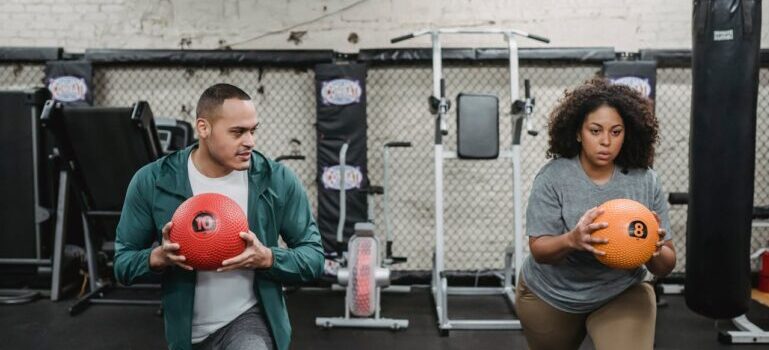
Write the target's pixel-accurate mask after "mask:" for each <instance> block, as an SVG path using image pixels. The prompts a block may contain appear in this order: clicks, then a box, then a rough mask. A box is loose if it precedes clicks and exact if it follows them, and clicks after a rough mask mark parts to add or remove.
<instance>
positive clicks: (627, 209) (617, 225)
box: [593, 199, 659, 269]
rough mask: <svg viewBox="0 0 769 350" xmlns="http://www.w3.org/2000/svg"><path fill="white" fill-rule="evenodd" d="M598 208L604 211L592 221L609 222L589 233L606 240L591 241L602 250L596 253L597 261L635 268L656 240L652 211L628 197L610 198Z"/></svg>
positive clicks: (650, 255)
mask: <svg viewBox="0 0 769 350" xmlns="http://www.w3.org/2000/svg"><path fill="white" fill-rule="evenodd" d="M599 208H601V209H603V210H604V212H603V214H601V215H599V216H598V217H597V218H596V219H595V221H594V222H606V223H608V224H609V226H608V227H606V228H603V229H600V230H598V231H595V232H593V236H594V237H599V238H606V239H608V240H609V242H608V243H593V247H595V248H596V249H598V250H602V251H604V252H606V255H604V256H600V255H596V258H597V259H598V261H600V262H602V263H604V264H605V265H607V266H609V267H612V268H615V269H635V268H638V267H639V266H641V265H643V264H645V263H646V262H647V261H649V259H651V257H652V254H654V251H655V250H656V249H657V246H656V243H657V241H658V240H659V232H658V230H659V224H657V219H656V218H655V217H654V214H653V213H652V212H651V211H650V210H649V209H648V208H646V207H645V206H644V205H643V204H641V203H638V202H636V201H634V200H630V199H613V200H610V201H607V202H605V203H603V204H601V205H600V206H599Z"/></svg>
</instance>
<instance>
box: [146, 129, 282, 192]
mask: <svg viewBox="0 0 769 350" xmlns="http://www.w3.org/2000/svg"><path fill="white" fill-rule="evenodd" d="M197 147H198V143H197V142H196V143H194V144H192V145H190V146H188V147H187V148H185V149H183V150H180V151H177V152H174V153H171V154H169V155H167V156H165V157H163V158H161V159H160V174H159V176H158V181H157V182H156V183H155V186H157V187H158V188H160V189H162V190H163V191H166V192H168V193H171V194H175V195H177V196H181V197H184V198H189V197H192V187H191V186H190V180H189V176H188V174H187V161H188V160H189V159H190V153H191V152H192V150H193V149H195V148H197ZM272 172H273V169H272V164H270V162H269V161H268V160H267V157H265V156H264V155H263V154H261V153H259V152H257V151H255V150H254V151H251V166H250V167H249V168H248V182H249V187H250V188H252V189H256V193H258V194H259V195H261V194H262V193H263V192H264V191H265V190H266V189H267V187H268V186H267V183H268V181H266V180H267V179H269V177H270V176H271V175H272ZM273 195H274V193H273Z"/></svg>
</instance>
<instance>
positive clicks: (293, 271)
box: [114, 84, 323, 349]
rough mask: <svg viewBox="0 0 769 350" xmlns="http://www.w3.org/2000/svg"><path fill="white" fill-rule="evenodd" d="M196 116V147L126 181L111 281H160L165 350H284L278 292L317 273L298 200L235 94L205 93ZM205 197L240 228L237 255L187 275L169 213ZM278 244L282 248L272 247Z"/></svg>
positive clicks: (317, 256) (317, 258) (315, 238)
mask: <svg viewBox="0 0 769 350" xmlns="http://www.w3.org/2000/svg"><path fill="white" fill-rule="evenodd" d="M196 114H197V120H196V121H195V128H196V129H197V132H198V136H199V139H200V142H199V144H195V145H192V146H190V147H188V148H187V149H185V150H182V151H179V152H176V153H173V154H170V155H168V156H166V157H163V158H161V159H159V160H157V161H155V162H153V163H151V164H148V165H146V166H144V167H143V168H141V169H140V170H139V171H138V172H137V173H136V174H135V175H134V177H133V179H132V180H131V183H130V185H129V186H128V190H127V192H126V200H125V204H124V205H123V212H122V214H121V217H120V223H119V224H118V227H117V239H116V245H115V263H114V265H115V276H116V277H117V279H118V281H120V282H121V283H123V284H126V285H130V284H132V283H136V282H140V281H142V280H144V279H146V278H148V277H152V275H157V274H162V284H163V297H162V299H163V300H162V302H163V310H164V317H165V333H166V340H167V341H168V346H169V348H171V349H272V348H273V347H275V348H277V349H287V348H288V346H289V342H290V336H291V326H290V324H289V320H288V313H287V311H286V305H285V301H284V299H283V289H282V283H283V282H305V281H310V280H313V279H315V278H317V277H318V276H319V275H320V274H321V272H322V270H323V248H322V246H321V243H320V234H319V232H318V228H317V226H316V224H315V220H314V219H313V217H312V213H311V211H310V205H309V202H308V200H307V195H306V193H305V190H304V188H303V187H302V185H301V183H300V182H299V180H298V179H297V178H296V176H295V175H294V174H293V173H292V172H291V171H289V170H288V169H287V168H285V167H283V166H281V165H280V164H278V163H275V162H273V161H271V160H269V159H267V158H266V157H265V156H264V155H262V154H261V153H259V152H257V151H255V150H254V146H255V143H254V134H255V131H256V129H257V127H258V125H259V123H258V121H257V117H256V109H255V107H254V104H253V102H252V101H251V98H250V96H248V94H246V93H245V92H243V90H241V89H239V88H237V87H235V86H232V85H228V84H216V85H213V86H211V87H209V88H208V89H206V90H205V91H204V92H203V95H202V96H201V97H200V99H199V101H198V105H197V110H196ZM206 192H216V193H221V194H224V195H226V196H228V197H230V198H232V199H233V200H235V202H237V203H238V204H239V205H240V206H241V208H243V211H244V212H245V213H246V215H247V217H248V222H249V228H250V231H249V232H241V233H240V236H241V238H242V239H243V240H244V241H245V242H246V249H245V251H244V252H243V253H242V254H240V255H238V256H236V257H234V258H232V259H228V260H225V261H224V262H223V263H222V267H221V268H219V269H218V270H217V271H195V270H193V269H192V268H191V267H190V266H188V265H186V264H185V257H184V256H182V255H179V254H178V253H179V252H178V250H179V244H177V243H171V242H170V241H169V238H168V237H169V232H170V230H171V226H172V225H171V223H170V221H171V217H172V216H173V214H174V211H175V210H176V208H177V207H178V206H179V205H180V204H181V203H182V202H183V201H184V200H186V199H187V198H189V197H191V196H192V195H196V194H200V193H206ZM279 235H280V237H282V238H283V241H285V242H286V244H287V246H288V247H287V248H280V247H278V236H279ZM153 242H158V243H159V245H157V246H153Z"/></svg>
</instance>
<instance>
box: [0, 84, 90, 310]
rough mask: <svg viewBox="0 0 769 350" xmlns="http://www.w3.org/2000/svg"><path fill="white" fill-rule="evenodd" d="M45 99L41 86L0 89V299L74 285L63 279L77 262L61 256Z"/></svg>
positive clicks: (23, 298)
mask: <svg viewBox="0 0 769 350" xmlns="http://www.w3.org/2000/svg"><path fill="white" fill-rule="evenodd" d="M48 98H50V94H49V93H48V91H47V90H45V89H33V90H23V91H0V150H2V154H3V162H2V165H0V188H1V189H2V194H3V200H4V201H5V205H4V206H3V210H2V211H0V222H2V223H3V229H2V230H0V288H3V289H0V303H23V302H28V301H31V300H34V299H35V298H36V297H38V296H41V295H43V296H47V297H50V298H51V300H54V301H56V300H58V299H59V297H60V294H61V292H62V291H63V290H65V289H66V288H68V287H73V285H67V283H66V282H67V281H70V282H74V280H75V279H76V275H77V263H76V261H71V259H65V257H66V254H65V244H66V241H65V238H66V236H65V233H66V227H65V226H63V225H64V223H65V220H63V219H62V218H59V219H58V220H57V217H58V216H61V215H57V214H61V212H57V203H56V193H57V186H56V185H57V183H56V181H57V179H58V171H57V169H56V167H55V166H54V161H53V160H52V159H50V158H49V154H51V151H52V145H51V140H50V138H49V137H48V135H47V133H45V132H44V131H43V130H41V128H40V125H39V124H40V123H39V119H38V117H39V115H40V111H41V110H42V107H43V103H44V102H45V101H46V100H47V99H48ZM66 190H67V189H66V188H64V191H63V193H66ZM65 206H66V203H65V204H60V205H58V208H59V209H62V210H63V208H64V207H65ZM69 262H74V263H75V264H69ZM64 270H66V271H67V273H66V276H65V272H64ZM72 272H74V273H72ZM66 277H71V278H66Z"/></svg>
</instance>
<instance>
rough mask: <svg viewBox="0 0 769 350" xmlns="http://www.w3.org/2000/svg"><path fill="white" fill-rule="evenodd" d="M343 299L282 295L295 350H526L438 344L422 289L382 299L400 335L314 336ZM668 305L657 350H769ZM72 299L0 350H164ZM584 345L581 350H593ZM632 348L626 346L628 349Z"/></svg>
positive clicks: (9, 313) (131, 311)
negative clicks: (723, 340) (72, 308)
mask: <svg viewBox="0 0 769 350" xmlns="http://www.w3.org/2000/svg"><path fill="white" fill-rule="evenodd" d="M343 297H344V295H343V294H342V293H341V292H330V291H307V290H302V291H298V292H294V293H291V294H289V295H288V297H287V303H288V306H289V313H290V314H291V323H292V325H293V329H294V337H293V346H292V348H293V349H372V350H375V349H387V350H392V349H394V350H405V349H417V350H429V349H473V350H481V349H525V348H526V343H525V340H524V338H523V334H522V333H521V332H520V331H452V332H451V333H450V334H449V336H448V337H441V336H440V333H439V332H438V330H437V327H436V318H435V312H434V309H433V304H432V298H431V296H430V294H429V293H428V290H427V289H426V288H415V289H414V290H413V291H412V293H410V294H386V295H383V303H382V308H383V316H385V317H396V318H407V319H408V320H409V321H410V326H409V328H408V329H406V330H401V331H389V330H366V329H341V328H335V329H320V328H317V327H316V326H315V317H316V316H332V317H333V316H339V315H341V314H342V311H343V310H342V308H343V302H344V301H343ZM665 299H666V300H667V301H668V306H667V307H663V308H660V309H659V312H658V317H657V340H656V343H657V346H656V348H658V349H697V350H708V349H769V345H723V344H719V343H718V341H717V340H716V339H717V331H716V324H715V322H714V321H713V320H710V319H707V318H704V317H701V316H698V315H697V314H695V313H693V312H691V311H689V310H688V309H687V308H686V305H685V303H684V299H683V297H681V296H666V297H665ZM71 303H72V300H66V301H62V302H59V303H52V302H50V301H47V300H39V301H37V302H34V303H30V304H25V305H1V306H0V349H75V350H86V349H163V348H165V340H164V338H163V321H162V319H161V318H160V317H158V316H156V315H155V312H156V309H155V308H153V307H146V306H107V305H94V306H91V307H90V308H89V309H87V310H86V311H85V312H84V313H83V314H81V315H79V316H76V317H70V316H69V315H68V314H67V308H68V306H69V305H70V304H71ZM449 310H450V311H451V312H452V314H451V317H452V318H468V317H473V316H483V317H509V316H508V315H506V313H505V311H506V310H507V305H506V303H505V302H504V301H503V300H502V299H501V298H498V297H483V298H479V297H472V298H470V297H463V298H459V299H458V298H452V299H450V305H449ZM748 316H749V317H750V318H751V319H752V320H753V321H754V322H755V323H756V324H757V325H759V326H761V327H763V328H764V329H769V308H766V307H763V306H761V305H760V304H757V303H753V304H752V306H751V311H750V312H749V313H748ZM592 348H593V347H592V344H590V342H589V341H586V342H585V344H583V346H582V348H581V349H592ZM631 348H632V346H630V347H628V349H631Z"/></svg>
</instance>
